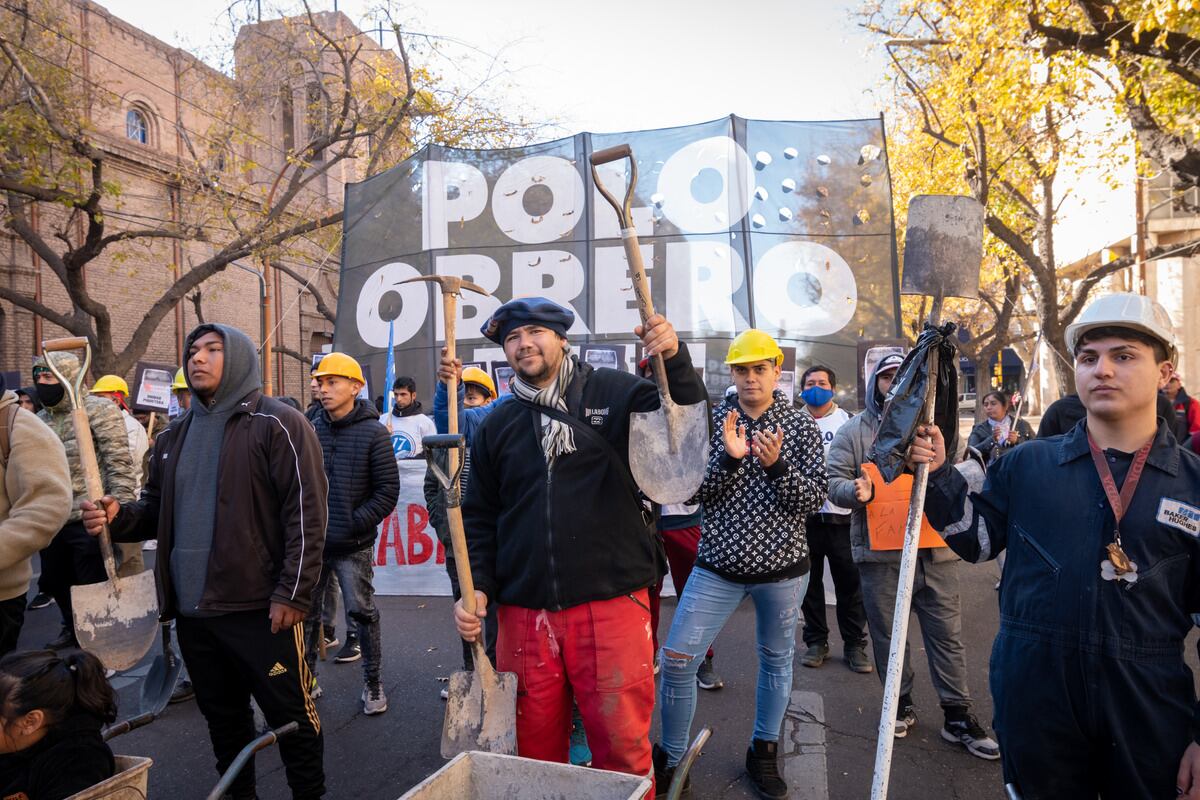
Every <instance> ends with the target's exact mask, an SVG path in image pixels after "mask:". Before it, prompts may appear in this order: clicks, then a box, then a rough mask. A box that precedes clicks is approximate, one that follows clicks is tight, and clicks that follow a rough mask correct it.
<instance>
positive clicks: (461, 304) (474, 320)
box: [384, 253, 500, 347]
mask: <svg viewBox="0 0 1200 800" xmlns="http://www.w3.org/2000/svg"><path fill="white" fill-rule="evenodd" d="M434 270H435V271H436V272H437V274H438V275H453V276H455V277H458V278H462V279H464V280H468V281H471V282H472V283H476V284H479V286H480V287H481V288H483V289H487V290H488V291H489V292H494V291H496V287H498V286H499V285H500V267H499V265H497V264H496V262H495V261H494V260H493V259H491V258H488V257H487V256H485V255H482V254H480V253H460V254H455V255H447V256H438V257H437V261H436V263H435V264H434ZM433 290H434V292H436V295H435V296H436V297H437V300H436V301H435V302H434V305H435V306H437V327H436V328H435V329H434V330H435V331H436V336H437V339H438V341H441V340H442V339H443V338H444V332H445V330H446V309H445V306H444V305H443V304H442V302H441V289H440V288H438V287H437V286H434V287H433ZM499 307H500V301H499V300H497V299H496V298H495V297H490V296H487V295H482V294H479V293H478V292H472V291H469V290H463V292H462V293H461V294H459V296H458V309H457V312H456V313H455V315H454V316H455V317H456V320H455V330H456V331H457V332H458V333H457V336H458V337H459V338H463V339H472V338H479V337H480V336H481V334H480V333H479V327H480V326H481V325H483V323H484V321H485V320H486V319H487V318H488V317H490V316H491V315H492V312H493V311H495V310H496V309H497V308H499ZM468 311H469V312H470V314H468V313H467V312H468ZM396 339H397V341H399V340H400V337H399V335H397V337H396ZM384 346H385V347H386V345H384Z"/></svg>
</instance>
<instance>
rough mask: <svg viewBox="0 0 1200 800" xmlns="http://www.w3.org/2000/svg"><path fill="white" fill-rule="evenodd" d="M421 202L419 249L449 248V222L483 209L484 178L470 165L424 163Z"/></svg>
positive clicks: (485, 190)
mask: <svg viewBox="0 0 1200 800" xmlns="http://www.w3.org/2000/svg"><path fill="white" fill-rule="evenodd" d="M421 200H422V203H421V208H422V214H421V222H422V224H421V242H422V249H423V250H441V249H443V248H445V247H448V246H449V243H450V232H449V226H450V223H451V222H454V223H458V224H462V223H463V222H466V221H467V220H469V219H475V218H476V217H478V216H479V215H480V214H482V213H483V210H484V209H485V208H487V201H488V186H487V179H486V178H484V177H483V173H482V172H480V171H479V170H478V169H477V168H476V167H473V166H471V165H470V164H464V163H462V162H459V161H426V162H425V171H424V173H423V180H422V181H421ZM383 346H384V347H387V343H386V342H384V344H383Z"/></svg>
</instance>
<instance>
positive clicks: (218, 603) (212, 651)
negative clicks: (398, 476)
mask: <svg viewBox="0 0 1200 800" xmlns="http://www.w3.org/2000/svg"><path fill="white" fill-rule="evenodd" d="M185 349H186V352H187V363H186V364H185V366H184V370H185V372H186V374H187V384H188V387H189V391H190V392H191V394H192V396H193V398H194V402H193V403H192V404H191V408H190V410H188V411H185V412H184V413H183V414H181V415H180V416H178V417H176V418H175V419H174V420H172V422H171V425H170V427H168V428H167V429H166V430H165V431H163V432H162V433H161V434H159V435H158V438H157V439H156V440H155V442H154V457H153V458H151V459H150V474H149V476H148V477H147V480H146V485H145V487H144V488H143V489H142V494H141V497H140V498H139V499H138V500H137V501H135V502H132V503H123V504H122V503H118V502H117V501H116V500H115V499H113V498H112V497H107V496H106V497H103V498H101V499H100V501H99V504H98V505H97V504H94V503H92V502H89V501H86V500H85V501H84V502H83V503H82V504H81V505H82V508H83V512H84V513H83V524H84V527H85V529H86V530H87V532H88V533H90V534H92V535H93V536H95V535H97V534H99V533H100V530H101V528H102V527H103V526H104V522H105V520H106V519H107V520H108V523H109V527H110V529H111V532H112V538H113V540H114V541H118V542H139V541H145V540H147V539H155V538H157V541H158V558H157V560H156V562H155V566H154V576H155V578H156V579H157V582H158V605H159V609H160V610H161V612H162V617H163V619H164V620H167V619H171V618H175V619H176V630H177V632H178V636H179V646H180V648H181V649H182V650H183V658H184V660H185V661H186V662H187V665H188V672H189V673H190V675H191V678H192V684H193V686H194V687H195V690H196V702H197V704H198V705H199V706H200V711H201V713H203V714H204V718H205V719H206V720H207V721H208V733H209V737H210V738H211V739H212V744H213V750H214V751H215V753H216V756H217V770H218V771H219V772H225V770H227V769H228V768H229V765H230V764H231V763H233V759H234V758H235V757H236V756H237V754H238V751H240V750H241V749H242V748H243V747H245V746H246V744H248V743H249V742H250V741H251V740H252V739H254V737H255V731H254V715H253V713H252V712H251V710H250V698H251V696H253V697H254V699H255V701H256V702H257V703H258V705H259V707H260V708H261V709H262V711H263V714H264V715H265V716H266V718H267V723H268V724H269V725H270V726H271V727H272V728H278V727H279V726H281V725H286V724H287V723H289V722H297V723H299V725H300V727H299V729H298V730H296V732H295V733H292V734H289V735H288V736H285V737H284V738H282V739H280V740H279V752H280V755H281V756H282V757H283V765H284V769H285V771H286V772H287V781H288V786H290V787H291V790H292V797H293V800H309V799H310V798H318V797H322V796H323V795H324V794H325V772H324V767H323V765H322V753H323V750H324V744H323V740H322V737H321V720H320V718H319V717H318V716H317V708H316V705H314V703H313V701H312V699H311V698H310V697H309V695H308V686H309V683H310V682H311V681H310V679H309V677H308V667H307V665H306V664H305V661H304V617H305V615H306V614H307V613H308V608H309V601H310V598H311V596H312V592H313V586H314V585H315V584H316V582H317V578H318V576H320V574H321V551H322V549H323V548H324V545H325V519H326V511H325V496H326V494H327V493H328V486H327V484H326V481H325V471H324V470H323V469H321V448H320V443H319V442H318V441H317V437H316V434H314V433H313V429H312V426H310V425H309V424H308V422H307V421H306V420H305V419H304V415H303V414H301V413H300V412H299V411H296V410H295V409H293V408H292V407H291V406H288V405H286V404H285V403H282V402H280V401H278V400H276V399H274V398H271V397H266V396H264V395H263V394H262V380H261V379H260V378H259V371H258V351H257V348H255V346H254V343H253V342H251V341H250V339H249V338H248V337H247V336H246V334H244V333H242V332H241V331H239V330H237V329H236V328H231V327H229V326H227V325H216V324H205V325H200V326H199V327H197V328H196V329H195V330H193V331H192V332H191V333H190V334H189V335H188V338H187V341H186V348H185ZM254 783H255V781H254V768H253V765H251V766H250V767H249V768H248V769H245V770H243V771H242V773H241V775H240V776H239V777H238V779H237V780H236V781H235V782H234V785H233V787H232V789H231V791H230V796H231V797H232V798H234V799H235V800H249V799H250V798H254V797H256V794H255V788H254Z"/></svg>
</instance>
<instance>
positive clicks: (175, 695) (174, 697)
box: [167, 678, 196, 705]
mask: <svg viewBox="0 0 1200 800" xmlns="http://www.w3.org/2000/svg"><path fill="white" fill-rule="evenodd" d="M195 696H196V690H195V689H194V688H193V687H192V682H191V681H189V680H188V679H187V678H184V679H183V680H181V681H180V682H179V685H178V686H176V687H175V691H173V692H171V699H170V700H168V701H167V702H168V703H169V704H171V705H175V704H176V703H186V702H187V701H188V700H191V699H192V698H194V697H195Z"/></svg>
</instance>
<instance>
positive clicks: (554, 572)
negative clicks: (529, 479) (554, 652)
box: [546, 462, 562, 609]
mask: <svg viewBox="0 0 1200 800" xmlns="http://www.w3.org/2000/svg"><path fill="white" fill-rule="evenodd" d="M553 486H554V465H553V463H552V462H547V464H546V555H547V556H548V557H549V559H550V591H551V594H552V595H553V597H554V603H553V605H552V608H556V609H557V608H561V607H562V605H561V603H559V601H558V598H559V594H558V569H557V568H556V567H555V566H554V534H553V528H552V526H551V524H550V520H551V518H552V514H551V502H552V500H551V491H550V490H551V489H552V488H553Z"/></svg>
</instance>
